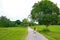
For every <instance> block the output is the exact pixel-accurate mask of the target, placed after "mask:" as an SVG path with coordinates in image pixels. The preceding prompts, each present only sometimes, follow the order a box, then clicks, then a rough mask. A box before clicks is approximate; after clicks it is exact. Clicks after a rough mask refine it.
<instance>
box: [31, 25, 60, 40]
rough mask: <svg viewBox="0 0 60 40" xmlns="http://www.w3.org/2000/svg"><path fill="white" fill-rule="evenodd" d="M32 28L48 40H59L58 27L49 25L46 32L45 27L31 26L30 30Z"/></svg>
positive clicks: (59, 30)
mask: <svg viewBox="0 0 60 40" xmlns="http://www.w3.org/2000/svg"><path fill="white" fill-rule="evenodd" d="M34 27H36V28H37V31H38V32H39V33H41V34H43V35H44V36H45V37H46V38H48V39H49V40H60V25H50V26H49V27H48V29H49V30H48V31H46V30H45V29H46V27H45V25H40V26H32V28H34Z"/></svg>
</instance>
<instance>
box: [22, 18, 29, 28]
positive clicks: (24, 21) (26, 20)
mask: <svg viewBox="0 0 60 40" xmlns="http://www.w3.org/2000/svg"><path fill="white" fill-rule="evenodd" d="M28 25H29V21H28V19H26V18H24V19H23V20H22V23H21V26H25V27H27V26H28Z"/></svg>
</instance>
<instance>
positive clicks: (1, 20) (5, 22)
mask: <svg viewBox="0 0 60 40" xmlns="http://www.w3.org/2000/svg"><path fill="white" fill-rule="evenodd" d="M15 26H16V24H15V22H14V21H10V19H8V18H6V17H5V16H1V17H0V27H15Z"/></svg>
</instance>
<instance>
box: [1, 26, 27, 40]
mask: <svg viewBox="0 0 60 40" xmlns="http://www.w3.org/2000/svg"><path fill="white" fill-rule="evenodd" d="M26 35H27V27H26V28H24V27H9V28H0V40H24V39H25V37H26Z"/></svg>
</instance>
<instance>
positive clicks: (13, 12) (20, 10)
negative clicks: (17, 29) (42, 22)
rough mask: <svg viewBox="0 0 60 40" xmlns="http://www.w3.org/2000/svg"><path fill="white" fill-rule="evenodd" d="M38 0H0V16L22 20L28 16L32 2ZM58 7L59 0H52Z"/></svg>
mask: <svg viewBox="0 0 60 40" xmlns="http://www.w3.org/2000/svg"><path fill="white" fill-rule="evenodd" d="M38 1H40V0H0V16H6V17H7V18H9V19H10V20H18V19H19V20H23V19H24V18H28V15H29V14H30V13H31V9H32V6H33V5H34V3H36V2H38ZM52 1H53V2H54V3H57V5H58V7H59V8H60V0H52Z"/></svg>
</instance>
